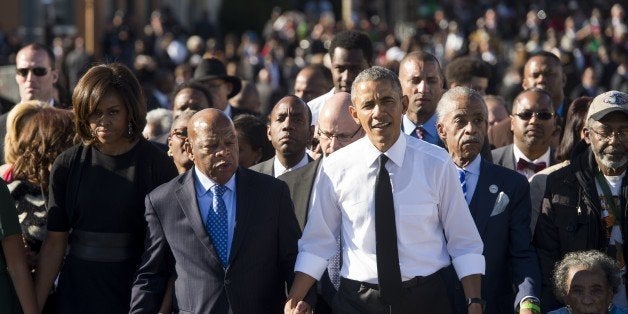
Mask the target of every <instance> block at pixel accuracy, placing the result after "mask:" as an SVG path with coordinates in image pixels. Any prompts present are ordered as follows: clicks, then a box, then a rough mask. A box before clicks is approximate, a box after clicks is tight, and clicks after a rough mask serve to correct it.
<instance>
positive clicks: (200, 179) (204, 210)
mask: <svg viewBox="0 0 628 314" xmlns="http://www.w3.org/2000/svg"><path fill="white" fill-rule="evenodd" d="M216 184H218V183H216V182H215V181H214V180H212V179H210V178H209V177H207V176H206V175H205V174H204V173H202V172H201V171H200V170H199V169H198V168H197V167H196V166H194V190H195V191H196V202H197V204H198V209H199V211H200V214H201V219H202V220H203V226H206V225H207V214H208V213H209V211H210V210H212V208H211V207H212V198H213V197H214V195H213V193H212V192H211V191H210V190H209V189H210V188H211V187H212V186H214V185H216ZM225 186H226V187H227V190H226V191H225V194H223V195H222V200H223V201H224V202H225V206H226V207H227V219H228V222H227V223H228V227H227V232H228V238H227V239H228V240H227V251H228V252H231V243H232V242H233V233H234V230H235V215H236V184H235V174H234V175H232V176H231V178H230V179H229V181H227V184H225ZM210 239H211V236H210ZM230 254H231V253H230Z"/></svg>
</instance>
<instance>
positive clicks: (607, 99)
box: [587, 90, 628, 121]
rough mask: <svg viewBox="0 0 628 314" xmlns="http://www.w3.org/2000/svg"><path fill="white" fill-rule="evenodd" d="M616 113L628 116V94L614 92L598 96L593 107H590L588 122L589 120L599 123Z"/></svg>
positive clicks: (593, 102) (594, 99)
mask: <svg viewBox="0 0 628 314" xmlns="http://www.w3.org/2000/svg"><path fill="white" fill-rule="evenodd" d="M615 111H621V112H624V113H626V114H628V94H626V93H622V92H619V91H616V90H612V91H609V92H606V93H603V94H600V95H597V96H596V97H595V98H593V101H592V102H591V106H589V111H588V112H587V121H589V119H593V120H596V121H598V120H600V119H602V118H604V116H606V115H607V114H609V113H611V112H615Z"/></svg>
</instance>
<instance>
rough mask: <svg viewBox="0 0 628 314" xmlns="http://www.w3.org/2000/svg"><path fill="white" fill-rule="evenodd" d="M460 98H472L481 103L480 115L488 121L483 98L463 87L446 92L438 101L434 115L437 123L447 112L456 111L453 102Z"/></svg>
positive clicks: (474, 91)
mask: <svg viewBox="0 0 628 314" xmlns="http://www.w3.org/2000/svg"><path fill="white" fill-rule="evenodd" d="M462 97H467V98H474V99H475V100H476V101H478V102H479V103H481V104H482V114H483V115H484V118H486V119H488V109H486V102H484V98H482V95H480V93H478V92H477V91H476V90H474V89H471V88H468V87H464V86H456V87H454V88H452V89H450V90H448V91H446V92H445V93H444V94H443V96H441V98H440V100H439V101H438V105H436V115H437V116H438V122H441V121H442V119H443V118H444V117H445V116H446V115H447V114H448V113H449V112H451V111H453V110H456V105H457V103H456V101H455V100H457V99H459V98H462Z"/></svg>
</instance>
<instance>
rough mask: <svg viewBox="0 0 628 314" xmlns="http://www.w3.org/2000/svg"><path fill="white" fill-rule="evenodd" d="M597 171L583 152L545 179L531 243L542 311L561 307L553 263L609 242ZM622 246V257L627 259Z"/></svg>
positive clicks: (627, 179) (624, 191)
mask: <svg viewBox="0 0 628 314" xmlns="http://www.w3.org/2000/svg"><path fill="white" fill-rule="evenodd" d="M595 168H597V164H596V162H595V158H594V156H593V152H591V150H590V149H586V150H585V151H584V152H582V153H580V154H579V155H577V156H575V157H574V158H573V159H572V160H571V164H570V165H568V166H566V167H564V168H561V169H558V170H556V171H555V172H553V173H551V174H549V176H548V177H547V185H546V189H545V195H544V197H543V202H542V205H541V215H540V217H539V220H538V222H537V225H536V229H535V232H534V239H533V243H534V245H535V246H536V248H537V254H538V256H539V261H540V266H541V274H542V278H543V285H542V300H541V304H542V308H543V311H544V312H545V311H549V310H554V309H557V308H559V307H561V304H560V303H559V301H558V300H556V298H555V296H554V293H553V291H554V289H553V285H552V282H551V281H552V273H553V269H554V265H555V263H557V262H558V261H560V260H561V259H562V258H563V257H564V256H565V254H567V253H569V252H573V251H582V250H592V249H595V250H600V251H602V252H606V249H607V247H608V240H607V239H606V236H605V234H604V226H603V225H602V221H601V216H600V214H601V212H602V210H603V209H602V207H601V203H600V199H599V196H598V192H597V188H596V184H595V175H594V172H593V171H594V169H595ZM627 198H628V176H624V178H623V181H622V185H621V204H620V208H621V211H622V212H623V218H622V221H621V223H620V226H621V230H622V237H623V239H624V243H627V241H626V232H627V230H628V229H627V228H626V226H627V225H626V217H627V216H628V206H627V204H626V199H627ZM626 247H628V245H624V248H623V251H624V252H623V254H624V256H628V254H627V253H628V252H627V250H626Z"/></svg>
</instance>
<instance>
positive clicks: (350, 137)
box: [317, 125, 362, 143]
mask: <svg viewBox="0 0 628 314" xmlns="http://www.w3.org/2000/svg"><path fill="white" fill-rule="evenodd" d="M361 129H362V126H361V125H358V129H357V130H355V132H353V134H351V136H348V137H344V134H343V137H338V134H333V135H331V136H330V135H329V133H327V132H325V131H321V127H320V126H319V127H318V130H317V133H318V136H319V137H320V136H323V137H324V138H325V139H327V140H329V141H331V140H333V139H334V138H335V139H336V140H337V141H339V142H343V143H346V142H348V141H349V140H350V139H352V138H354V137H355V136H356V134H358V132H360V130H361Z"/></svg>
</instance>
